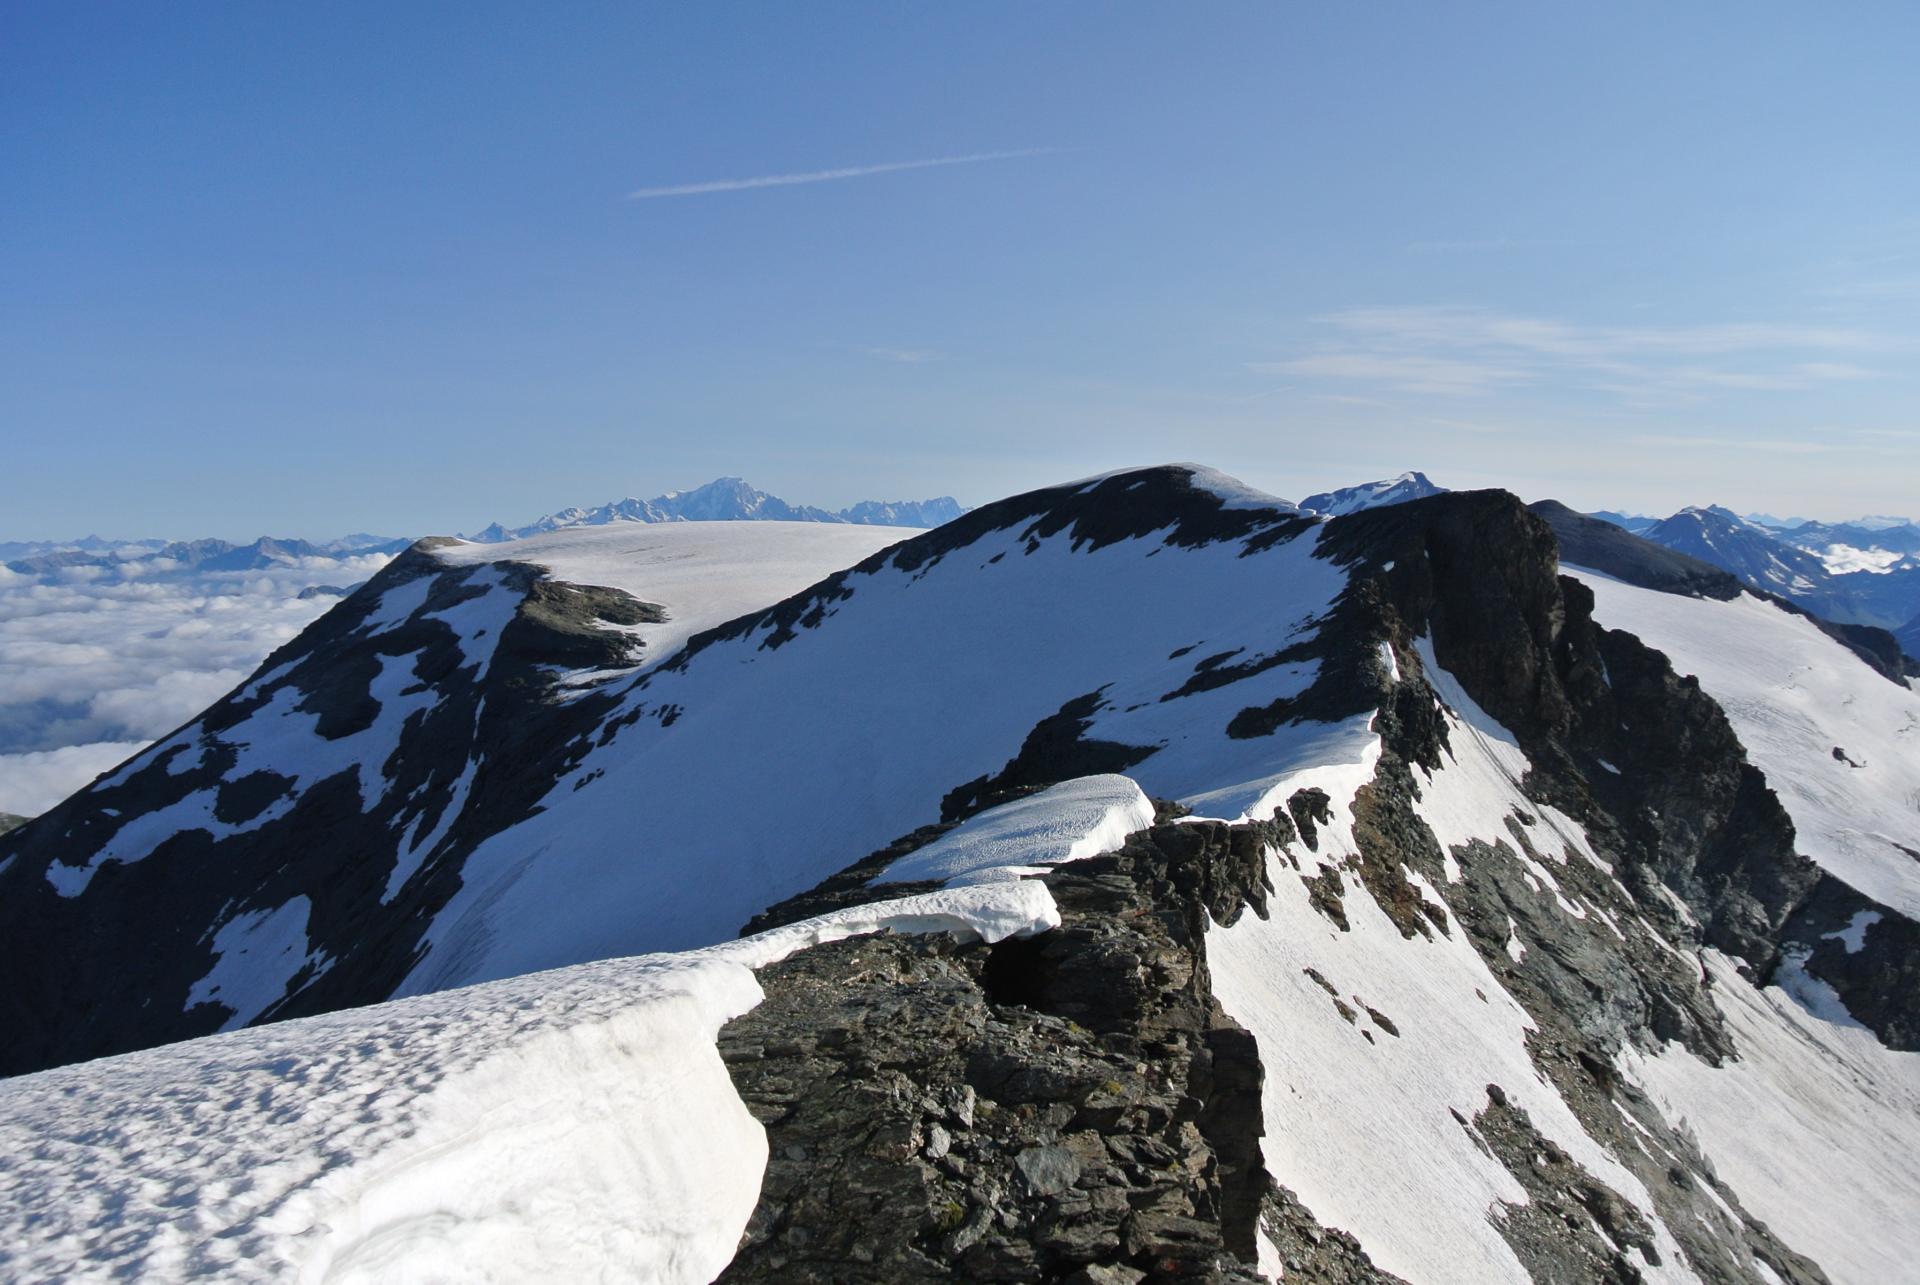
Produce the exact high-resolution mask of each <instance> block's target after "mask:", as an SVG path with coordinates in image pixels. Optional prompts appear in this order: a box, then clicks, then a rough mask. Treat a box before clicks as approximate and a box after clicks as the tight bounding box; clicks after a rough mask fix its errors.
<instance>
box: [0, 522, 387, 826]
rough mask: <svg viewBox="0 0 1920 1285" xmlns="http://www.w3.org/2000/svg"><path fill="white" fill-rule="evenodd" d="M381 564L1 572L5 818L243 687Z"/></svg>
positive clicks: (31, 809)
mask: <svg viewBox="0 0 1920 1285" xmlns="http://www.w3.org/2000/svg"><path fill="white" fill-rule="evenodd" d="M387 561H388V555H385V554H363V555H358V556H354V557H344V558H308V559H299V560H297V561H293V562H290V563H288V564H287V565H284V566H276V567H273V568H271V569H268V570H262V571H230V572H196V571H193V570H192V569H190V568H185V567H182V566H180V565H179V564H176V563H169V562H166V561H165V560H163V559H153V558H149V559H143V560H141V561H138V562H128V563H124V564H122V565H120V566H116V567H112V568H100V567H72V568H65V569H62V570H60V571H57V572H51V573H47V574H43V575H23V574H21V573H19V572H16V571H12V570H9V569H8V568H6V567H5V566H0V812H13V813H18V814H20V815H23V816H35V815H38V814H39V813H41V812H44V811H46V810H47V809H48V808H50V807H52V806H53V805H54V804H56V803H58V802H59V801H60V800H61V799H64V798H65V797H66V796H67V795H69V794H71V793H73V792H74V791H75V790H78V789H79V788H81V787H82V786H84V785H86V784H87V783H88V782H90V781H92V780H93V779H94V777H96V776H98V775H100V774H101V773H103V772H107V771H110V770H111V769H113V768H114V767H116V766H118V765H119V764H120V763H121V762H123V761H125V760H126V759H127V758H128V757H129V756H130V755H132V754H134V753H135V752H136V751H138V750H140V749H142V748H143V747H145V746H146V745H148V744H151V743H152V742H153V741H155V740H158V739H159V738H160V737H162V736H165V735H166V734H167V733H168V732H170V731H172V730H173V729H174V728H176V727H178V726H180V725H181V724H182V723H184V722H186V721H187V720H188V719H191V718H192V717H193V716H194V715H196V714H198V713H199V712H200V711H201V710H203V709H205V708H206V707H207V706H208V705H209V704H211V703H212V702H213V701H215V700H217V699H219V698H220V697H221V696H223V695H225V694H226V693H227V692H228V691H230V690H232V689H233V688H234V687H236V686H238V685H239V684H240V682H241V681H242V680H243V679H245V678H246V677H247V675H248V674H250V673H252V672H253V669H254V668H255V667H256V666H257V665H258V664H259V663H260V662H261V661H262V660H264V659H265V658H266V656H267V654H268V653H269V652H271V651H272V650H273V649H274V648H275V647H278V646H279V645H280V644H281V643H283V642H286V641H287V640H288V639H290V638H292V637H293V636H294V635H295V634H297V633H299V632H300V631H301V630H302V629H304V628H306V626H307V625H308V624H310V623H311V622H312V621H313V620H314V619H316V618H317V617H319V616H320V615H321V614H322V613H323V612H325V611H326V610H327V609H328V608H329V607H332V606H333V605H334V604H335V603H336V602H338V601H339V599H338V598H336V597H334V596H332V595H330V594H321V595H317V596H314V597H311V598H304V599H303V598H301V597H300V596H299V595H300V591H301V590H302V589H305V588H308V587H309V586H313V585H352V584H354V583H356V582H358V581H361V580H364V579H366V578H367V577H368V576H370V575H372V574H373V573H374V572H375V571H378V570H379V569H380V568H381V567H382V566H384V565H385V564H386V562H387Z"/></svg>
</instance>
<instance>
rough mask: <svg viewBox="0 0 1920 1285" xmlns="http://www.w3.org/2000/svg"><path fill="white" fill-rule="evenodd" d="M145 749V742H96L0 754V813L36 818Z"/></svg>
mask: <svg viewBox="0 0 1920 1285" xmlns="http://www.w3.org/2000/svg"><path fill="white" fill-rule="evenodd" d="M146 745H147V742H145V741H99V742H96V743H95V744H92V745H67V746H63V747H62V748H60V749H57V750H35V751H33V752H32V753H30V754H0V812H11V813H13V814H14V815H16V816H27V817H30V816H38V815H39V814H40V813H42V812H45V811H46V810H47V809H48V808H50V807H52V806H53V805H54V804H56V803H58V802H59V801H60V800H62V799H64V798H66V797H67V796H68V795H69V794H72V793H73V792H74V791H75V790H77V789H79V788H80V787H81V786H83V785H85V784H87V783H88V782H89V781H91V780H93V778H94V777H96V776H99V775H100V774H101V773H102V772H110V771H112V770H113V769H114V768H116V767H118V766H119V765H120V764H122V763H124V762H126V760H127V759H129V758H131V757H132V756H133V755H134V754H136V753H137V752H139V751H140V750H142V749H144V748H146Z"/></svg>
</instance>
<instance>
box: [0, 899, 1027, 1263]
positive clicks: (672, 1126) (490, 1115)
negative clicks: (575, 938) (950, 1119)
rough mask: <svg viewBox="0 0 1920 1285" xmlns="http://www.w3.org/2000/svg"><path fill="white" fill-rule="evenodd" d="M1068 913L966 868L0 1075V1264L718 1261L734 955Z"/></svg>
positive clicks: (747, 1144)
mask: <svg viewBox="0 0 1920 1285" xmlns="http://www.w3.org/2000/svg"><path fill="white" fill-rule="evenodd" d="M1058 921H1059V920H1058V915H1057V913H1056V912H1055V910H1054V906H1053V902H1052V899H1051V898H1050V897H1049V896H1048V894H1047V890H1046V889H1045V887H1043V886H1042V885H1040V884H1036V883H1001V884H996V885H994V886H993V887H990V888H967V889H956V890H952V891H944V892H937V893H932V894H927V895H923V896H918V897H908V898H903V899H900V900H897V901H892V902H883V903H879V904H875V905H870V906H863V907H858V908H856V909H853V910H849V911H841V912H838V913H836V914H833V915H827V916H822V917H820V918H818V919H813V920H808V921H805V922H802V923H798V924H793V925H790V926H788V927H785V928H780V929H775V930H774V931H772V932H768V933H763V934H760V935H758V936H756V937H751V938H746V939H743V940H741V941H737V942H731V943H727V944H725V945H722V946H718V947H715V948H713V949H710V950H706V951H700V952H694V953H691V954H685V955H650V956H642V957H639V958H633V959H617V960H607V961H602V962H599V963H594V964H587V965H582V966H580V967H576V968H571V969H565V970H561V971H556V972H549V973H540V974H535V975H533V976H529V977H520V978H514V979H511V980H508V981H501V982H495V983H491V984H489V985H487V986H479V987H472V988H469V989H466V990H458V991H450V992H447V993H445V994H440V995H433V996H427V997H423V998H418V999H409V1000H397V1001H394V1002H392V1003H388V1004H381V1005H376V1006H374V1007H370V1008H363V1009H355V1010H350V1011H347V1012H343V1013H335V1014H329V1015H327V1016H323V1017H315V1018H307V1019H303V1020H299V1021H292V1022H283V1023H278V1024H276V1025H273V1026H270V1027H263V1028H261V1029H258V1030H254V1031H246V1032H240V1033H236V1034H232V1035H224V1036H214V1037H209V1038H206V1039H200V1040H192V1041H188V1042H186V1043H183V1044H175V1045H169V1046H167V1047H164V1048H158V1049H152V1050H149V1051H146V1052H142V1053H131V1054H124V1055H122V1056H120V1057H116V1058H109V1059H105V1060H102V1061H97V1062H88V1063H82V1064H80V1065H78V1066H72V1067H66V1068H62V1069H59V1070H54V1071H46V1072H42V1073H40V1074H38V1075H30V1076H22V1077H18V1078H16V1079H12V1080H8V1081H4V1082H0V1149H4V1152H5V1154H6V1155H7V1157H8V1162H7V1164H6V1165H5V1166H4V1167H3V1168H0V1274H4V1275H5V1276H6V1277H7V1278H8V1279H11V1280H51V1279H55V1278H60V1279H73V1278H75V1277H76V1276H77V1275H80V1274H85V1275H87V1276H89V1277H90V1278H98V1279H107V1278H115V1279H139V1280H150V1281H173V1280H186V1279H194V1278H206V1277H218V1278H219V1279H222V1280H249V1281H322V1280H325V1281H339V1282H345V1281H366V1282H373V1281H425V1280H445V1281H452V1280H458V1281H500V1282H509V1281H529V1280H553V1281H561V1280H589V1279H591V1280H601V1281H646V1282H661V1283H665V1282H687V1283H689V1285H693V1283H696V1282H705V1281H709V1280H711V1279H713V1277H714V1276H715V1275H717V1274H718V1273H719V1271H720V1269H721V1268H723V1267H725V1266H726V1264H727V1261H728V1260H729V1259H730V1258H732V1256H733V1252H734V1246H735V1245H736V1244H738V1243H739V1239H740V1233H741V1231H742V1230H743V1229H744V1228H745V1227H746V1224H747V1218H748V1215H749V1214H750V1213H751V1212H752V1211H753V1207H754V1201H755V1200H756V1198H757V1197H758V1195H759V1191H760V1180H761V1173H762V1171H763V1169H764V1168H765V1164H766V1154H767V1144H766V1138H765V1135H764V1133H763V1132H762V1130H761V1127H760V1125H759V1124H758V1123H757V1122H756V1121H755V1120H754V1119H753V1117H752V1116H751V1115H749V1114H748V1113H747V1110H746V1108H745V1107H744V1106H743V1105H742V1104H741V1102H740V1099H739V1097H738V1096H737V1095H736V1094H735V1092H734V1088H733V1084H732V1081H731V1080H729V1079H728V1076H727V1072H726V1069H725V1067H724V1066H723V1065H722V1064H721V1061H720V1058H719V1055H718V1054H717V1052H716V1051H715V1049H714V1037H715V1036H716V1035H717V1034H718V1033H719V1030H720V1026H721V1024H722V1023H723V1022H725V1021H727V1020H729V1019H730V1018H733V1017H737V1016H739V1015H740V1014H741V1013H744V1012H746V1011H747V1010H748V1009H750V1008H752V1007H753V1006H754V1005H755V1004H757V1003H758V1002H759V1001H760V988H759V986H758V985H757V984H756V983H755V981H754V979H753V973H752V971H751V970H752V969H753V968H757V967H764V966H766V965H767V964H771V963H774V962H777V961H778V960H780V959H783V958H785V957H786V956H788V955H790V954H792V953H793V952H794V951H796V950H800V949H804V948H806V947H807V946H811V945H815V944H818V943H821V942H825V941H833V940H837V939H839V938H842V937H846V936H850V935H855V934H859V933H866V932H873V931H877V930H887V929H894V930H898V931H905V932H939V931H945V932H951V933H954V934H955V935H957V936H960V937H961V938H963V939H983V940H987V941H998V940H1001V939H1003V938H1005V937H1008V936H1012V935H1027V934H1031V933H1034V932H1039V931H1043V930H1045V929H1047V928H1050V927H1052V926H1054V925H1055V924H1056V923H1058Z"/></svg>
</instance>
